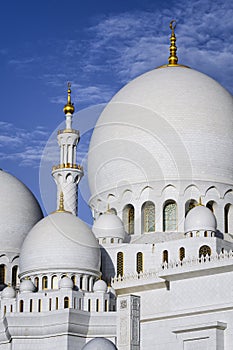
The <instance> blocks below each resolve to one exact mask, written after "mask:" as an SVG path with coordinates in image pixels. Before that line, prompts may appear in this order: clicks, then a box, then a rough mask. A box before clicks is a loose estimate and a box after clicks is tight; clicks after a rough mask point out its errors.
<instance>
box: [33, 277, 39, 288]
mask: <svg viewBox="0 0 233 350" xmlns="http://www.w3.org/2000/svg"><path fill="white" fill-rule="evenodd" d="M34 284H35V287H36V289H38V288H39V278H38V277H35V279H34Z"/></svg>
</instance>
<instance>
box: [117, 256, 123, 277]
mask: <svg viewBox="0 0 233 350" xmlns="http://www.w3.org/2000/svg"><path fill="white" fill-rule="evenodd" d="M123 274H124V255H123V253H122V252H118V253H117V277H118V276H123Z"/></svg>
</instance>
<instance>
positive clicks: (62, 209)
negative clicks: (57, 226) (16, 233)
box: [53, 191, 71, 214]
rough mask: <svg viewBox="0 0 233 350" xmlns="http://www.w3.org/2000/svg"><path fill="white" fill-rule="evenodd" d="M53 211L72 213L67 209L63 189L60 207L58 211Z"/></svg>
mask: <svg viewBox="0 0 233 350" xmlns="http://www.w3.org/2000/svg"><path fill="white" fill-rule="evenodd" d="M53 213H70V214H71V212H70V211H68V210H65V208H64V194H63V192H62V191H61V192H60V199H59V208H58V209H57V210H56V211H54V212H53Z"/></svg>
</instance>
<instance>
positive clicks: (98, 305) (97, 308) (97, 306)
mask: <svg viewBox="0 0 233 350" xmlns="http://www.w3.org/2000/svg"><path fill="white" fill-rule="evenodd" d="M99 311H100V301H99V299H96V312H99Z"/></svg>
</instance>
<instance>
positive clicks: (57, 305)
mask: <svg viewBox="0 0 233 350" xmlns="http://www.w3.org/2000/svg"><path fill="white" fill-rule="evenodd" d="M58 307H59V301H58V297H56V310H58Z"/></svg>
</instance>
